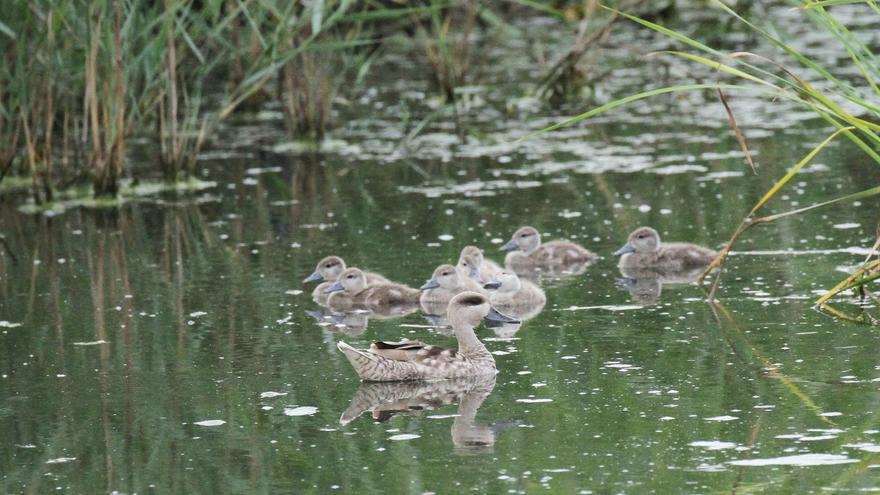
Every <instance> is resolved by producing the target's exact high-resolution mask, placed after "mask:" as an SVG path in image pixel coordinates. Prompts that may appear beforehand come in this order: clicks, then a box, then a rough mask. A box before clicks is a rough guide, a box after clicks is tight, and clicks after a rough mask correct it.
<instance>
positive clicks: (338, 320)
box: [306, 304, 419, 336]
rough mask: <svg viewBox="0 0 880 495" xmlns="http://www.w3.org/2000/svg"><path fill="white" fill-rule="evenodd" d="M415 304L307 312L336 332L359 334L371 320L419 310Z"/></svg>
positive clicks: (384, 318)
mask: <svg viewBox="0 0 880 495" xmlns="http://www.w3.org/2000/svg"><path fill="white" fill-rule="evenodd" d="M418 309H419V307H418V306H417V305H415V304H410V305H399V306H388V307H384V308H380V309H379V310H378V311H368V310H356V311H347V312H333V311H330V310H308V311H306V314H308V315H309V316H311V317H312V318H314V319H315V320H316V321H317V322H318V325H320V326H322V327H325V328H326V329H327V330H330V331H331V332H334V333H340V334H344V335H350V336H358V335H361V334H363V333H364V332H366V331H367V327H368V326H369V324H370V320H389V319H392V318H400V317H402V316H406V315H408V314H411V313H414V312H416V311H418Z"/></svg>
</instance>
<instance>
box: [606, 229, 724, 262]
mask: <svg viewBox="0 0 880 495" xmlns="http://www.w3.org/2000/svg"><path fill="white" fill-rule="evenodd" d="M716 255H717V253H716V252H715V251H713V250H711V249H709V248H705V247H703V246H697V245H696V244H689V243H684V242H670V243H663V244H661V243H660V234H658V233H657V231H656V230H654V229H652V228H650V227H639V228H637V229H636V230H634V231H633V232H632V233H631V234H630V235H629V237H628V238H627V240H626V244H624V245H623V247H621V248H620V249H618V250H617V251H615V252H614V256H620V263H619V265H618V266H619V267H620V268H621V269H629V270H636V269H653V270H656V271H658V272H659V273H675V272H682V271H688V270H693V269H695V268H702V267H705V266H708V265H709V264H710V263H711V262H712V260H713V259H715V256H716Z"/></svg>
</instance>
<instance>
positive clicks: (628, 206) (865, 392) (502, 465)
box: [0, 12, 880, 493]
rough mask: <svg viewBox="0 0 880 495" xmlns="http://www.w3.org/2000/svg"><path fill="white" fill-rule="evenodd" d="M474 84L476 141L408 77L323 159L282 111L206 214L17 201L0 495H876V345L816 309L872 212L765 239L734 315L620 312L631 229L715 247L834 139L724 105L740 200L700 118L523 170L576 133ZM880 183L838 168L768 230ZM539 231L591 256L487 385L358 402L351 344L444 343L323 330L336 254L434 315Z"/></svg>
mask: <svg viewBox="0 0 880 495" xmlns="http://www.w3.org/2000/svg"><path fill="white" fill-rule="evenodd" d="M781 15H782V19H783V20H784V19H785V15H790V14H785V12H783V13H782V14H781ZM798 26H799V25H798V24H797V23H792V24H790V25H788V26H787V27H789V28H790V29H792V30H795V31H797V29H799V27H798ZM625 29H626V31H625V32H626V33H628V34H629V35H631V36H638V37H641V38H642V39H648V40H652V43H654V44H655V45H656V44H661V43H662V41H661V40H656V39H654V38H652V37H650V36H647V35H646V34H645V33H644V32H642V31H639V30H637V29H634V28H631V27H626V28H625ZM734 39H735V38H734ZM808 41H809V40H805V42H808ZM819 41H821V40H819ZM819 41H815V40H813V41H812V43H817V44H818V43H819ZM517 43H523V41H522V40H519V41H518V40H515V39H514V40H507V42H506V44H505V43H502V44H501V45H500V47H499V48H497V49H495V50H494V51H493V52H492V54H491V56H492V57H495V60H497V61H499V63H498V64H495V66H496V67H504V68H505V71H509V72H510V73H512V74H514V75H516V74H522V73H523V72H524V71H526V70H527V69H528V67H526V66H524V65H523V63H522V62H520V64H519V65H517V64H516V63H513V62H511V63H503V64H502V63H501V62H502V61H505V60H507V61H510V60H511V59H516V57H515V55H516V53H515V49H516V47H517V46H518V45H517ZM401 50H402V49H401ZM609 51H610V52H611V53H610V55H608V58H609V60H614V61H616V62H613V63H617V64H619V67H618V68H617V69H615V70H616V71H617V72H615V73H614V74H616V75H617V76H618V77H617V78H612V80H611V81H607V82H606V83H604V84H603V85H600V88H599V91H604V92H606V93H611V94H624V93H626V92H627V91H628V90H633V89H634V88H637V87H642V86H643V84H644V83H643V81H644V80H646V79H648V78H650V77H652V75H653V74H654V73H655V72H658V71H659V68H658V66H655V65H652V64H651V63H643V64H641V65H638V66H633V65H632V64H629V65H628V64H627V61H628V60H633V57H635V55H634V54H632V53H629V54H628V55H627V54H626V53H628V52H626V51H625V50H622V49H619V50H609ZM823 55H824V56H826V57H830V55H828V54H827V53H823ZM405 56H406V53H405V52H403V53H401V52H400V51H398V52H394V51H392V52H390V53H389V54H387V55H386V58H387V60H386V62H385V63H387V64H388V65H389V66H390V67H392V68H393V67H394V66H395V63H400V60H405V58H404V57H405ZM673 64H674V68H679V69H680V67H679V65H678V63H677V62H674V63H673ZM682 67H683V66H682ZM487 71H488V75H487V76H486V77H487V83H486V86H482V87H475V88H472V93H471V94H473V95H476V96H474V97H473V101H472V103H473V106H472V107H469V108H468V109H467V110H466V111H463V115H462V119H463V120H464V121H466V123H467V125H468V126H469V127H468V128H469V129H470V132H469V133H468V135H467V138H466V140H465V141H464V142H462V141H461V140H460V139H459V138H458V137H456V136H455V134H454V133H453V132H452V129H453V126H452V124H451V120H450V119H449V116H448V115H447V116H441V117H438V119H437V120H436V121H434V122H431V123H429V125H428V126H427V127H426V130H425V131H424V132H422V133H421V134H419V135H417V136H415V137H414V138H412V139H409V140H403V141H402V138H403V137H404V136H406V135H407V133H408V132H409V131H408V128H407V126H406V124H405V123H402V122H401V118H400V114H401V110H400V109H401V107H400V101H401V100H400V95H411V96H407V97H405V98H404V100H405V101H406V104H407V105H408V108H409V111H411V112H413V115H414V118H421V117H420V116H424V115H428V114H429V113H430V108H429V107H430V106H431V102H430V99H429V98H428V97H425V98H422V96H421V95H430V88H429V86H428V85H427V84H426V83H425V82H424V81H421V80H405V79H401V80H398V81H396V82H395V83H394V84H385V85H382V86H377V90H375V91H372V90H371V91H367V92H365V93H364V94H363V96H362V98H361V99H360V100H358V105H357V106H355V107H354V109H353V110H350V111H349V113H348V114H343V115H340V118H344V120H346V121H347V123H346V124H345V125H344V126H343V127H342V129H341V130H340V131H338V132H336V133H335V134H334V135H333V136H331V142H330V146H329V147H328V148H329V150H328V151H325V152H323V153H320V154H315V153H311V152H308V151H295V150H296V149H297V147H296V146H293V145H290V144H285V138H284V137H283V133H282V132H281V131H280V130H279V126H278V121H277V118H276V117H275V116H274V114H273V113H272V112H271V111H268V112H264V113H263V114H261V115H259V116H256V117H255V118H253V119H250V120H248V119H244V120H243V121H241V122H237V123H236V124H235V125H230V126H229V127H228V128H226V129H224V130H223V133H222V134H221V135H220V136H219V137H218V138H217V139H216V140H215V142H214V143H213V146H212V147H211V149H210V150H208V151H206V152H205V156H204V157H203V158H204V159H203V160H202V164H203V166H204V171H205V177H203V179H205V180H212V181H216V182H217V183H218V184H219V186H218V187H216V188H214V189H212V190H209V191H207V192H205V193H201V194H198V195H197V196H196V198H197V199H198V200H197V201H191V200H188V199H186V198H175V197H173V196H163V197H161V199H160V200H157V199H155V198H153V199H144V200H140V201H136V202H132V203H130V204H127V205H125V206H124V207H122V208H121V209H119V210H118V211H104V210H85V209H73V210H69V211H67V212H65V213H63V214H60V215H57V216H54V217H46V216H33V215H26V214H22V213H19V212H18V211H17V209H16V208H15V200H13V199H10V198H9V197H8V196H7V197H5V198H4V206H3V208H2V210H0V215H2V217H0V218H2V224H0V225H2V232H3V234H4V235H5V237H6V242H7V244H8V245H9V250H8V251H4V253H3V255H2V256H0V294H2V297H0V341H2V345H0V349H2V353H3V356H2V359H0V439H2V442H0V459H2V460H0V491H2V492H4V493H46V492H50V491H54V490H58V491H68V492H72V493H94V492H101V491H103V492H113V491H118V492H123V493H135V492H137V493H184V492H206V491H215V492H265V493H275V492H282V491H283V492H294V493H328V492H332V491H340V492H349V491H350V492H355V491H357V492H359V493H424V492H436V493H462V492H469V491H475V492H491V493H506V492H510V491H513V492H530V493H531V492H539V491H548V492H550V493H579V492H582V493H591V492H592V493H612V492H613V493H646V492H655V493H706V492H718V491H734V490H735V491H766V492H774V493H779V492H790V493H808V492H819V491H835V492H847V491H872V490H877V489H878V487H880V482H878V475H877V474H876V473H877V471H876V469H877V468H878V467H880V457H878V454H877V452H878V451H880V446H878V445H880V429H878V428H877V424H878V423H877V421H878V416H877V415H878V404H880V392H878V383H880V382H878V380H880V362H878V360H877V353H876V349H877V346H878V344H880V335H878V333H877V332H876V330H875V329H874V328H872V327H869V326H861V325H857V324H853V323H848V322H846V321H842V320H837V319H832V318H830V317H828V316H826V315H823V314H821V313H818V312H815V311H813V310H812V309H810V306H811V304H812V301H813V300H814V299H815V298H816V297H818V294H820V293H822V291H823V290H824V289H827V288H828V287H831V286H832V285H833V284H835V283H836V282H838V281H839V280H840V279H842V278H843V277H845V273H846V271H847V270H848V269H849V268H850V267H852V266H854V265H857V264H858V263H860V261H861V260H863V259H864V256H865V254H866V251H865V248H867V247H869V246H870V245H871V244H872V242H873V239H874V237H873V232H874V225H875V223H876V220H877V219H876V211H877V206H878V204H877V201H876V200H868V201H864V202H862V203H861V204H859V205H855V206H846V207H840V208H834V209H828V210H822V211H818V212H814V213H811V214H808V215H804V216H800V217H794V218H792V219H789V220H785V221H782V222H779V223H775V224H770V225H764V226H759V227H756V228H755V229H754V230H753V231H750V232H749V233H747V234H746V235H745V236H744V238H743V239H742V241H741V242H740V244H739V245H738V246H737V252H736V253H735V254H734V255H733V256H732V257H731V258H730V261H729V264H728V272H727V274H726V275H725V278H724V284H723V286H722V290H721V292H720V297H721V303H720V304H719V305H717V306H711V305H709V304H707V303H706V302H705V291H704V290H703V289H701V288H699V287H696V286H694V285H688V284H663V285H662V287H661V286H659V285H658V284H657V283H656V282H653V281H647V282H645V283H643V284H641V285H637V286H627V284H623V283H621V281H620V280H619V279H620V278H621V274H620V273H619V271H618V269H617V267H616V260H615V259H612V258H611V257H610V255H609V253H611V252H612V251H614V250H615V249H617V248H618V247H620V245H622V244H623V242H624V240H625V238H626V235H627V233H628V232H629V231H630V230H632V229H633V228H635V227H636V226H638V225H652V226H654V227H655V228H657V229H658V230H659V231H660V234H661V235H662V236H663V238H664V239H667V240H687V241H692V242H697V243H700V244H704V245H708V246H712V247H718V246H720V245H721V243H723V242H724V240H725V239H726V238H727V236H729V235H730V233H731V232H732V230H733V228H734V226H735V225H736V224H737V222H738V221H739V219H740V218H741V216H742V215H743V213H744V212H746V211H748V209H749V208H750V207H751V206H752V204H753V203H754V202H755V201H756V200H757V198H758V197H760V195H761V194H762V193H763V192H764V191H765V190H766V189H767V188H768V187H769V185H770V184H772V182H773V180H774V179H775V178H777V177H779V176H780V175H781V174H782V171H783V170H784V169H785V168H786V167H788V166H791V165H792V164H794V163H796V162H797V160H799V159H800V157H801V156H803V154H805V153H806V152H807V151H808V150H809V149H810V148H811V147H812V146H814V145H815V144H817V143H818V142H819V141H820V140H821V139H822V137H824V136H825V135H827V133H828V132H830V131H828V129H826V128H825V126H823V124H821V123H819V122H816V121H813V120H805V119H804V116H803V115H802V112H800V111H799V110H797V109H795V108H792V107H790V106H786V105H784V104H779V105H776V104H773V105H771V104H767V102H766V101H763V100H759V99H757V98H754V97H751V96H748V95H737V96H736V97H734V98H732V99H731V104H732V106H733V108H734V111H735V112H737V118H738V120H740V121H741V123H742V124H743V126H744V131H745V134H746V136H747V138H748V139H749V143H750V146H751V147H752V149H753V150H754V151H755V158H756V161H758V162H759V165H760V168H759V173H758V176H752V175H751V173H750V172H749V171H748V170H747V168H746V165H745V164H744V163H743V161H742V158H741V154H740V153H739V152H738V145H737V144H736V141H735V139H734V137H733V136H732V135H731V133H730V131H729V129H728V128H727V124H726V117H725V116H724V114H723V109H722V107H721V105H720V103H718V102H717V101H715V100H713V99H712V95H711V94H705V95H704V94H697V93H695V94H689V95H685V96H682V97H681V98H668V99H660V100H653V101H650V102H645V103H643V104H640V105H637V106H634V107H630V108H629V109H628V110H625V111H620V112H615V113H614V114H613V115H612V114H609V115H608V116H606V117H603V118H602V119H601V120H599V121H597V122H596V123H593V124H588V125H580V126H577V127H573V128H569V129H566V130H563V131H561V132H559V133H556V134H553V135H547V136H543V137H539V138H536V139H533V140H530V141H526V142H525V143H524V144H522V145H517V144H513V143H512V141H513V140H514V139H516V138H517V137H520V136H522V135H523V134H525V133H526V132H528V131H529V130H532V129H534V128H536V127H538V126H540V125H542V124H546V123H550V122H555V121H556V120H558V118H559V117H560V115H562V114H565V115H570V114H574V113H576V112H577V111H578V108H577V107H571V108H565V109H559V108H556V109H553V108H549V109H548V108H545V107H543V106H541V105H539V104H536V103H534V102H529V101H526V100H524V101H520V102H515V101H514V99H513V98H512V97H510V95H512V94H517V93H516V91H515V90H514V89H515V88H513V89H512V88H511V86H515V85H514V84H512V83H509V82H507V81H510V80H514V81H516V80H518V79H517V78H516V77H514V76H510V75H509V74H507V72H504V73H502V71H501V69H498V68H496V69H494V72H493V71H492V70H488V69H487ZM493 81H495V83H493V84H495V85H492V84H490V83H492V82H493ZM502 81H503V82H502ZM374 82H375V81H374ZM478 97H479V98H478ZM478 100H479V101H478ZM507 100H509V101H507ZM511 101H513V102H514V103H513V104H512V103H510V102H511ZM292 150H294V151H292ZM637 172H638V173H637ZM876 181H877V173H876V168H875V167H874V166H873V165H871V164H869V163H867V162H866V161H865V160H864V159H863V158H862V156H861V155H859V154H858V153H857V152H854V151H852V149H851V147H850V146H849V145H847V144H844V143H842V142H841V144H833V145H832V146H831V147H829V149H828V150H826V151H825V152H823V153H822V154H821V155H820V156H819V157H818V158H817V160H816V161H815V163H814V164H813V165H811V166H810V167H809V168H808V170H807V172H806V173H804V174H803V175H801V176H799V177H798V178H797V179H796V180H795V181H793V183H792V184H791V185H790V186H789V187H788V188H787V189H786V190H785V191H784V196H780V197H779V198H777V199H776V200H774V202H773V203H771V205H769V206H768V211H774V212H778V211H784V210H787V209H791V208H797V207H801V206H805V205H807V204H811V203H813V202H817V201H821V200H825V199H828V198H830V197H832V196H833V195H839V194H842V193H844V192H851V191H857V190H861V189H864V188H866V187H868V186H870V185H871V184H875V183H876ZM523 224H531V225H534V226H536V227H538V228H539V229H540V230H541V231H542V232H544V236H545V239H549V238H568V239H571V240H574V241H576V242H579V243H582V244H583V245H585V246H587V247H588V248H590V249H591V250H594V251H596V252H598V253H600V254H602V255H603V258H602V259H601V260H599V261H598V262H597V263H595V264H593V265H591V266H590V267H589V268H588V269H587V270H586V272H584V273H583V274H580V275H577V276H575V277H569V278H563V279H554V280H545V281H543V287H544V289H545V290H546V294H547V300H548V301H547V304H546V306H545V308H544V310H543V311H542V312H541V313H540V314H538V315H537V316H535V317H534V318H533V319H531V320H528V321H527V322H526V323H525V324H524V325H523V326H522V328H520V329H519V330H518V331H516V332H511V331H509V332H504V331H500V332H499V334H500V336H499V335H496V333H495V332H493V331H492V330H488V329H481V330H480V331H479V335H480V336H481V338H483V339H484V341H485V342H486V344H487V346H488V348H489V350H490V351H492V352H493V353H494V354H495V358H496V361H497V366H498V369H499V373H498V375H497V377H496V380H495V382H494V383H491V382H490V383H483V382H481V383H463V384H462V383H448V384H435V385H424V384H421V385H414V384H409V385H382V386H364V385H361V384H360V382H359V380H358V379H357V377H356V375H355V373H354V372H353V370H352V369H351V368H350V366H349V364H348V362H347V361H346V360H345V359H344V357H343V356H342V354H341V353H339V352H338V351H337V350H336V347H335V343H336V341H338V340H340V339H342V340H345V341H347V342H349V343H351V344H353V345H361V346H366V345H368V344H369V343H370V342H371V341H373V340H380V339H383V340H399V339H401V338H403V337H406V338H414V339H419V340H424V341H427V342H429V343H435V344H441V345H454V341H453V340H452V339H451V338H450V337H449V336H448V335H446V334H444V332H441V331H437V330H435V329H432V328H429V327H430V326H431V322H429V321H428V320H426V319H425V318H424V317H423V316H422V315H421V314H419V313H412V314H409V315H406V316H403V317H399V318H387V319H380V318H366V317H363V316H357V315H355V316H352V317H350V319H346V320H345V321H336V320H332V319H330V320H326V319H321V320H316V319H315V318H314V317H313V316H310V315H309V313H307V311H314V310H318V309H320V308H319V307H318V306H317V305H316V304H314V303H313V302H311V300H310V293H311V287H303V286H302V284H301V283H300V281H301V280H302V279H303V278H305V277H306V276H308V275H309V274H310V273H311V272H312V270H313V269H314V265H315V263H316V262H317V261H318V260H319V259H320V258H321V257H323V256H325V255H328V254H331V253H333V254H338V255H340V256H342V257H344V258H345V260H346V261H347V262H348V264H349V265H350V266H359V267H363V268H367V269H370V270H373V271H377V272H380V273H383V274H385V275H386V276H388V277H390V278H392V279H394V280H397V281H400V282H404V283H407V284H409V285H412V286H418V285H421V283H423V282H424V281H425V280H426V279H427V278H429V277H430V274H431V272H432V271H433V269H434V267H436V266H437V265H438V264H441V263H445V262H454V261H455V259H456V258H457V255H458V252H459V250H460V248H461V247H462V246H464V245H466V244H471V243H473V244H477V245H480V246H482V247H483V248H484V249H485V250H486V253H487V255H488V256H490V257H491V258H494V259H496V260H499V261H500V260H501V259H502V257H501V256H500V254H499V253H497V248H498V247H499V246H500V245H501V244H502V243H503V242H505V241H506V240H507V239H508V238H509V236H510V234H511V233H512V232H513V231H514V230H515V229H516V228H517V227H519V226H521V225H523ZM10 252H11V253H12V254H10ZM13 256H14V258H13ZM627 288H629V289H632V290H633V293H632V294H631V293H630V291H629V290H627ZM838 306H839V307H840V308H841V309H843V310H846V311H849V312H852V313H857V312H858V311H859V310H860V308H859V307H858V305H857V301H851V300H849V299H841V300H840V301H839V303H838ZM867 309H871V308H870V307H868V308H867ZM392 400H393V403H392V404H389V402H390V401H392ZM364 409H366V410H367V411H364ZM369 409H375V411H369ZM358 413H360V414H358ZM378 420H381V421H378Z"/></svg>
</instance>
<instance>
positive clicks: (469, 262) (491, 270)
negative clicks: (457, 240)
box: [456, 246, 501, 280]
mask: <svg viewBox="0 0 880 495" xmlns="http://www.w3.org/2000/svg"><path fill="white" fill-rule="evenodd" d="M474 264H475V265H476V268H477V273H476V275H477V277H476V278H477V279H480V278H481V277H486V279H487V280H491V279H492V278H494V277H495V275H497V274H498V272H500V271H501V265H499V264H498V263H495V262H494V261H492V260H490V259H488V258H486V257H485V256H484V255H483V251H482V250H481V249H480V248H478V247H477V246H465V247H464V248H463V249H462V250H461V254H460V255H459V257H458V265H456V267H457V268H460V269H464V268H466V269H467V270H468V271H467V273H466V275H471V273H470V269H471V268H473V265H474Z"/></svg>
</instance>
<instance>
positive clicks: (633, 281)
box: [617, 268, 703, 305]
mask: <svg viewBox="0 0 880 495" xmlns="http://www.w3.org/2000/svg"><path fill="white" fill-rule="evenodd" d="M702 273H703V269H702V268H692V269H690V270H680V271H677V272H664V273H661V272H658V271H657V270H651V269H632V268H629V269H628V268H621V269H620V274H621V275H622V276H623V278H620V279H618V280H617V286H618V287H620V288H621V289H624V290H626V291H627V292H629V295H630V298H631V299H632V301H633V302H634V303H637V304H644V305H649V304H655V303H657V302H658V301H660V294H661V293H662V292H663V285H664V284H665V285H686V284H692V283H694V282H696V281H697V280H699V278H700V275H702Z"/></svg>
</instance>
